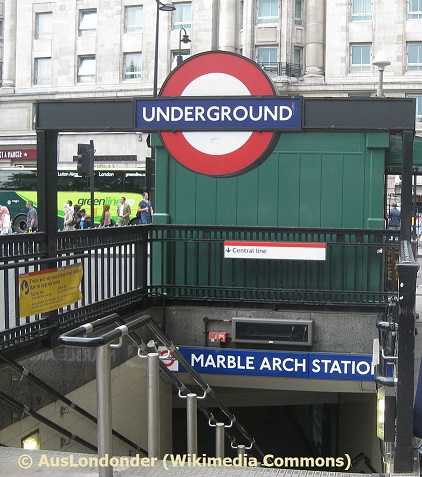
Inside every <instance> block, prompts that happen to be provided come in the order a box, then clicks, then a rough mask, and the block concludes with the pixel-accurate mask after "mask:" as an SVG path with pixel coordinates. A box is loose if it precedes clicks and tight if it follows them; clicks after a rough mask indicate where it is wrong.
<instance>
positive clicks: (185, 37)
mask: <svg viewBox="0 0 422 477" xmlns="http://www.w3.org/2000/svg"><path fill="white" fill-rule="evenodd" d="M182 31H183V32H184V34H183V38H182ZM190 41H191V40H190V38H189V35H188V34H187V32H186V30H185V29H184V28H183V27H182V28H181V29H180V30H179V54H178V55H177V66H179V65H181V64H182V63H183V58H182V43H184V44H188V43H190Z"/></svg>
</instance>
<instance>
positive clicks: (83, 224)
mask: <svg viewBox="0 0 422 477" xmlns="http://www.w3.org/2000/svg"><path fill="white" fill-rule="evenodd" d="M79 213H80V214H81V220H80V222H79V225H80V228H81V229H90V228H91V227H92V220H91V217H90V216H89V215H88V214H87V213H86V210H85V209H81V210H80V211H79Z"/></svg>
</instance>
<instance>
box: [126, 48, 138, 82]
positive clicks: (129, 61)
mask: <svg viewBox="0 0 422 477" xmlns="http://www.w3.org/2000/svg"><path fill="white" fill-rule="evenodd" d="M141 74H142V53H125V54H124V55H123V79H124V80H130V79H137V78H141Z"/></svg>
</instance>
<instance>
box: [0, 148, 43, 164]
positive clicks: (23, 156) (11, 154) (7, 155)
mask: <svg viewBox="0 0 422 477" xmlns="http://www.w3.org/2000/svg"><path fill="white" fill-rule="evenodd" d="M0 160H7V161H36V160H37V150H36V149H35V148H34V149H20V148H15V149H0Z"/></svg>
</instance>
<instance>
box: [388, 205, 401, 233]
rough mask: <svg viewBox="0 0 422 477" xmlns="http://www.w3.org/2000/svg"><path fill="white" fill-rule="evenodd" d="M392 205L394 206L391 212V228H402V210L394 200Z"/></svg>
mask: <svg viewBox="0 0 422 477" xmlns="http://www.w3.org/2000/svg"><path fill="white" fill-rule="evenodd" d="M392 205H393V207H392V209H391V210H390V213H389V218H390V223H389V228H390V229H395V230H397V229H399V228H400V210H398V208H397V204H396V203H395V202H393V204H392Z"/></svg>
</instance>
